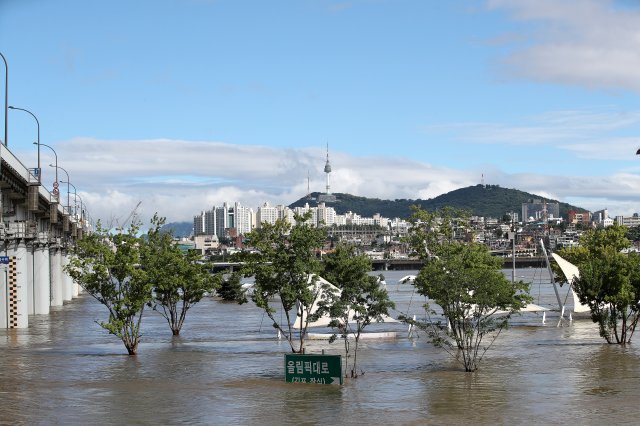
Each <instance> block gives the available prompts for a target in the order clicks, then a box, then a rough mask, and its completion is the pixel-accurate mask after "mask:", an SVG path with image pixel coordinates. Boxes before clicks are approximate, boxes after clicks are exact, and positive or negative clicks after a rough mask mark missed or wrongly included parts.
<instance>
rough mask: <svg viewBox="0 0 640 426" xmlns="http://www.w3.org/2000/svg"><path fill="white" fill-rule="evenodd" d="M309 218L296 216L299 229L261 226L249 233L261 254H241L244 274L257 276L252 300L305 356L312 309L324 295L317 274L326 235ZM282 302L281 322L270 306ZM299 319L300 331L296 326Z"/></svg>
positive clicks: (277, 224) (284, 225) (293, 348)
mask: <svg viewBox="0 0 640 426" xmlns="http://www.w3.org/2000/svg"><path fill="white" fill-rule="evenodd" d="M309 218H310V215H309V214H307V215H304V216H295V221H296V223H295V225H293V226H292V225H291V224H289V223H288V222H287V221H285V220H283V219H279V220H277V221H276V222H275V224H268V223H263V224H262V225H261V227H260V228H258V229H256V230H254V231H252V232H251V233H249V234H248V235H247V241H248V244H249V245H251V246H252V247H254V248H255V249H256V250H257V252H254V253H243V254H242V257H241V260H244V261H245V262H246V265H245V268H244V271H243V272H244V274H245V275H247V276H248V275H253V276H254V278H255V284H254V292H253V295H252V299H253V301H254V302H255V304H256V305H257V306H258V307H260V308H262V309H264V311H265V313H266V314H267V316H268V317H269V318H270V319H271V321H272V322H273V327H274V328H276V329H277V330H279V332H280V333H281V334H282V335H283V336H284V337H285V338H286V339H287V341H288V342H289V345H290V347H291V351H292V352H294V353H295V352H302V351H303V349H304V339H305V334H306V332H307V327H308V326H309V322H310V320H311V319H312V318H313V315H314V314H313V313H312V312H311V308H312V306H313V305H314V303H315V302H317V301H318V299H319V298H320V297H322V296H321V294H322V291H321V289H320V288H319V286H318V285H316V282H317V274H318V273H319V272H320V271H321V270H322V265H321V262H320V258H319V257H318V256H317V254H316V253H317V252H318V250H319V249H321V248H322V246H323V244H324V241H325V238H326V231H325V230H324V229H323V228H317V227H314V226H311V225H310V224H308V223H307V221H308V219H309ZM274 299H276V300H278V301H279V303H280V311H281V313H282V316H283V318H284V319H283V320H282V321H280V320H278V318H277V315H276V313H277V312H278V310H277V309H276V308H275V307H273V306H272V305H271V303H270V301H271V300H274ZM296 317H298V318H299V320H300V321H299V324H300V325H299V327H297V328H296V327H294V324H295V323H296Z"/></svg>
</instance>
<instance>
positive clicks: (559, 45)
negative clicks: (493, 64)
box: [488, 0, 640, 91]
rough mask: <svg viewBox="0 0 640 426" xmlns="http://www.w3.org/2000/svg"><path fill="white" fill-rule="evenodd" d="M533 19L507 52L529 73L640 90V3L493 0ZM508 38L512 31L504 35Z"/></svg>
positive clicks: (511, 63)
mask: <svg viewBox="0 0 640 426" xmlns="http://www.w3.org/2000/svg"><path fill="white" fill-rule="evenodd" d="M488 6H489V8H490V9H493V10H496V9H506V10H508V11H510V12H511V13H512V16H513V19H515V20H518V21H521V22H530V23H531V26H529V27H527V28H528V30H525V31H527V33H526V35H527V36H528V38H527V41H526V42H525V43H518V44H517V45H516V46H515V49H514V50H512V51H511V53H510V54H508V56H507V57H506V58H505V64H506V65H507V68H508V72H509V73H511V74H512V75H514V76H518V77H524V78H527V79H532V80H537V81H545V82H553V83H560V84H569V85H581V86H586V87H590V88H598V89H603V88H604V89H631V90H634V91H640V75H639V74H638V72H637V70H638V69H640V55H639V54H638V51H640V9H638V7H637V6H634V7H622V6H621V5H620V4H619V3H616V2H614V1H610V0H566V1H561V2H559V1H555V0H489V2H488ZM503 38H506V37H503Z"/></svg>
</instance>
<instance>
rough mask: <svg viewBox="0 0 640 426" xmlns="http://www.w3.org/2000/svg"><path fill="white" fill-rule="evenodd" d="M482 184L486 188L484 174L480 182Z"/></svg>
mask: <svg viewBox="0 0 640 426" xmlns="http://www.w3.org/2000/svg"><path fill="white" fill-rule="evenodd" d="M480 184H481V185H482V186H484V173H483V174H482V180H481V181H480Z"/></svg>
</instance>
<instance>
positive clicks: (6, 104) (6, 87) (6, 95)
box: [0, 52, 9, 146]
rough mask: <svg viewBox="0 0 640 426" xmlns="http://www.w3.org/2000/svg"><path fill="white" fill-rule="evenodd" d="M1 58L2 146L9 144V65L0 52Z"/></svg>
mask: <svg viewBox="0 0 640 426" xmlns="http://www.w3.org/2000/svg"><path fill="white" fill-rule="evenodd" d="M0 56H2V60H3V61H4V146H9V145H8V142H7V135H8V134H9V131H8V130H7V127H8V123H9V120H8V118H9V65H8V64H7V58H5V57H4V55H3V54H2V53H1V52H0Z"/></svg>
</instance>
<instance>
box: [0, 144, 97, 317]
mask: <svg viewBox="0 0 640 426" xmlns="http://www.w3.org/2000/svg"><path fill="white" fill-rule="evenodd" d="M0 159H1V162H0V328H26V327H28V326H29V315H41V314H48V313H49V311H50V308H51V307H52V306H62V304H63V303H64V302H65V301H69V300H71V299H72V298H73V297H76V296H78V294H79V291H80V289H79V286H78V285H77V284H75V283H73V281H72V279H71V277H69V276H68V275H67V274H65V273H64V271H63V267H64V266H65V265H66V264H67V263H68V262H69V249H70V248H71V247H72V246H73V245H74V244H75V241H76V239H77V238H81V237H82V234H83V232H85V231H86V230H88V224H87V223H86V221H85V220H84V218H82V217H81V215H78V214H77V213H74V212H73V211H72V209H71V206H62V205H61V204H60V202H59V197H58V196H55V195H54V194H52V193H50V192H49V191H48V190H47V189H45V188H44V187H43V186H42V185H41V182H40V180H39V179H38V177H39V175H40V171H39V170H37V169H29V168H27V167H25V166H24V165H23V164H22V163H21V162H20V160H19V159H18V158H17V157H16V156H15V155H13V153H12V152H11V151H10V150H9V149H8V148H7V147H6V146H4V145H2V144H0Z"/></svg>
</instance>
